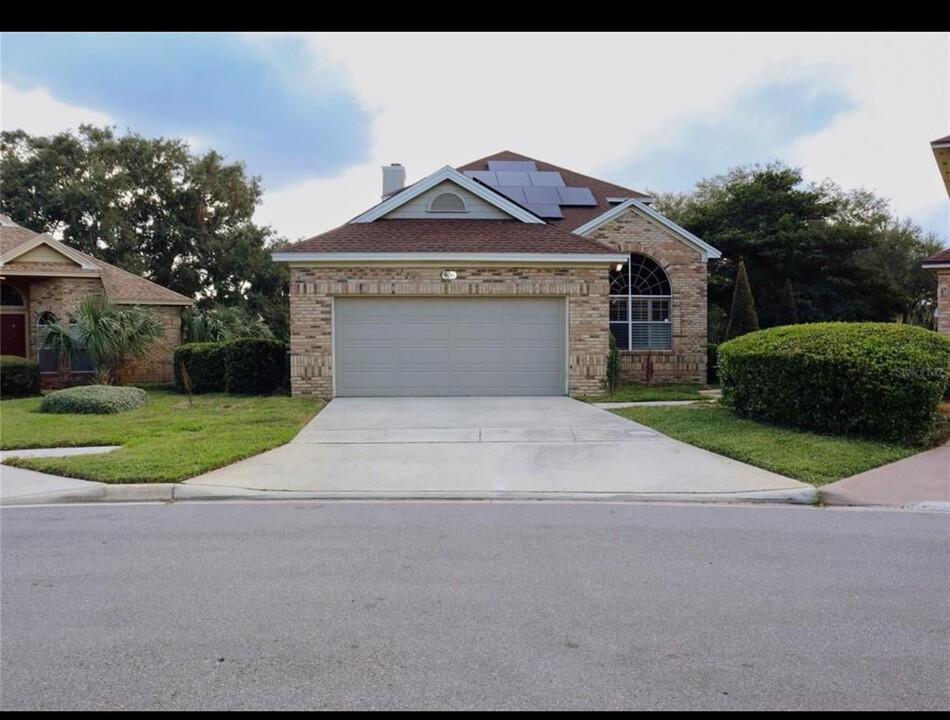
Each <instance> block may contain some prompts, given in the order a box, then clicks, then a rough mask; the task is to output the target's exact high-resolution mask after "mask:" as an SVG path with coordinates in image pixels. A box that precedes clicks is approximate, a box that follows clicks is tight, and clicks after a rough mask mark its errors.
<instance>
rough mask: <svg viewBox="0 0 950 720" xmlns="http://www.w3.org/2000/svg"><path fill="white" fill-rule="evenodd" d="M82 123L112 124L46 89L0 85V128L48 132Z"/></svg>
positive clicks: (103, 115)
mask: <svg viewBox="0 0 950 720" xmlns="http://www.w3.org/2000/svg"><path fill="white" fill-rule="evenodd" d="M83 123H91V124H93V125H106V124H111V123H112V118H110V117H109V116H108V115H107V114H106V113H104V112H100V111H98V110H93V109H91V108H84V107H80V106H78V105H68V104H66V103H63V102H60V101H59V100H57V99H56V98H54V97H53V96H52V95H50V94H49V91H48V90H47V89H46V88H42V87H41V88H34V89H32V90H21V89H19V88H16V87H14V86H13V85H9V84H7V83H3V84H2V85H0V127H2V128H3V129H4V130H18V129H22V130H26V131H27V132H28V133H30V134H31V135H52V134H55V133H58V132H62V131H64V130H70V129H74V128H78V127H79V126H80V125H81V124H83Z"/></svg>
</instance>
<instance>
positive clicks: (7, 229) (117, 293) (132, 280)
mask: <svg viewBox="0 0 950 720" xmlns="http://www.w3.org/2000/svg"><path fill="white" fill-rule="evenodd" d="M39 234H40V233H37V232H34V231H33V230H30V229H29V228H25V227H21V226H10V225H0V254H6V253H8V252H9V251H10V250H13V249H15V248H17V247H19V246H20V245H23V244H24V243H26V242H29V241H30V240H32V239H33V238H35V237H36V236H37V235H39ZM47 238H48V240H49V242H51V243H52V244H53V245H54V246H55V245H59V244H60V242H59V241H58V240H56V239H55V238H51V237H49V236H47ZM70 250H72V251H73V252H76V253H79V254H80V255H82V256H83V257H84V258H85V259H87V260H88V261H89V262H91V263H92V264H93V265H95V266H96V267H97V268H99V270H98V275H99V279H100V280H102V287H103V288H104V289H105V291H106V297H108V298H109V299H110V300H112V301H114V302H118V303H149V304H154V305H191V304H192V303H193V302H194V301H193V300H191V298H188V297H185V296H184V295H181V294H179V293H176V292H175V291H174V290H169V289H168V288H166V287H162V286H161V285H159V284H157V283H153V282H152V281H151V280H146V279H145V278H143V277H141V276H139V275H135V274H134V273H130V272H127V271H125V270H123V269H122V268H119V267H116V266H115V265H110V264H109V263H107V262H105V261H104V260H100V259H98V258H96V257H93V256H92V255H87V254H86V253H84V252H80V251H79V250H76V249H75V248H72V247H71V248H70ZM6 267H7V268H8V269H9V270H14V269H16V270H34V271H37V272H39V271H44V272H49V271H57V272H67V273H73V272H75V273H76V274H77V275H78V274H82V275H85V276H87V277H88V275H89V273H90V271H89V270H84V269H82V268H80V267H78V266H75V265H66V264H64V263H37V262H22V263H12V264H10V265H7V266H6ZM92 272H95V271H92Z"/></svg>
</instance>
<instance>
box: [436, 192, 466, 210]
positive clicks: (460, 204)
mask: <svg viewBox="0 0 950 720" xmlns="http://www.w3.org/2000/svg"><path fill="white" fill-rule="evenodd" d="M467 211H468V208H466V207H465V201H464V200H463V199H462V198H460V197H459V196H458V195H456V194H455V193H452V192H444V193H442V194H441V195H436V196H435V197H434V198H433V199H432V202H431V203H429V212H433V213H463V212H467Z"/></svg>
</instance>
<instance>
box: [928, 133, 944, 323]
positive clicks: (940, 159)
mask: <svg viewBox="0 0 950 720" xmlns="http://www.w3.org/2000/svg"><path fill="white" fill-rule="evenodd" d="M930 149H931V150H933V154H934V159H935V160H936V161H937V168H938V169H939V170H940V175H941V177H942V178H943V184H944V186H945V187H946V188H947V195H950V135H947V136H946V137H942V138H940V139H938V140H934V141H933V142H932V143H930ZM923 266H924V268H925V269H927V270H933V271H934V272H936V273H937V311H936V313H934V314H935V315H936V317H937V332H939V333H943V334H944V335H950V248H946V249H944V250H941V251H940V252H938V253H934V254H933V255H931V256H930V257H928V258H924V262H923Z"/></svg>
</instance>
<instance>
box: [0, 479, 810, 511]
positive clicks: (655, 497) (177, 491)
mask: <svg viewBox="0 0 950 720" xmlns="http://www.w3.org/2000/svg"><path fill="white" fill-rule="evenodd" d="M817 498H818V491H817V490H816V489H815V488H789V489H788V490H762V491H753V492H734V493H612V492H611V493H594V492H506V491H499V492H489V493H473V492H391V493H384V492H350V493H348V492H332V493H331V492H327V493H321V492H292V491H284V490H248V489H247V488H236V487H214V486H210V485H180V484H175V483H146V484H137V485H101V486H97V487H91V488H82V489H79V490H67V491H62V492H53V493H44V494H41V495H24V496H19V497H11V498H4V499H2V500H0V505H2V506H14V505H53V504H68V503H96V502H107V503H143V502H153V503H171V502H188V501H192V502H193V501H208V500H321V501H333V500H366V501H374V500H375V501H380V500H382V501H397V500H409V501H412V500H416V501H418V500H450V501H451V500H471V501H479V500H480V501H486V500H487V501H504V500H521V501H524V500H537V501H566V502H576V501H584V502H590V501H606V502H690V503H693V502H696V503H741V504H748V503H772V504H775V503H791V504H796V505H813V504H815V503H816V502H817Z"/></svg>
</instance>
